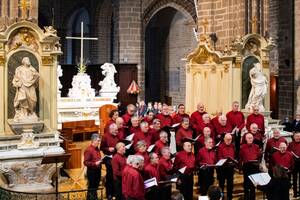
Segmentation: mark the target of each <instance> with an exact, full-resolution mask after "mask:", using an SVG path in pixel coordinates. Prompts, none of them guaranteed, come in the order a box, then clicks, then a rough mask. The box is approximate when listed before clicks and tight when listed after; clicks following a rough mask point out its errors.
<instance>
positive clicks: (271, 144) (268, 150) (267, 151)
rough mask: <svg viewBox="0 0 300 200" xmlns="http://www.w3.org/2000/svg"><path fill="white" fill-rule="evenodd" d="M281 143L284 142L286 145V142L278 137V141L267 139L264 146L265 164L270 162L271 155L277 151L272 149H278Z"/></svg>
mask: <svg viewBox="0 0 300 200" xmlns="http://www.w3.org/2000/svg"><path fill="white" fill-rule="evenodd" d="M281 142H284V143H286V144H287V141H286V139H285V138H284V137H279V138H278V139H275V138H270V139H268V141H267V144H266V149H265V159H266V161H267V162H269V161H271V158H272V154H273V153H274V152H276V151H277V150H276V149H274V148H273V147H275V148H279V144H280V143H281Z"/></svg>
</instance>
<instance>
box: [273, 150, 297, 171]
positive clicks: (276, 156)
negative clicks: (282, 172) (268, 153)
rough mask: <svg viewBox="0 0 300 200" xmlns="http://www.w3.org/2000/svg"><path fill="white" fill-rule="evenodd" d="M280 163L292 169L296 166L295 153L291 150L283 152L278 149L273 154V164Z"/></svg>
mask: <svg viewBox="0 0 300 200" xmlns="http://www.w3.org/2000/svg"><path fill="white" fill-rule="evenodd" d="M275 165H280V166H281V167H284V168H286V169H288V170H292V169H293V166H294V157H293V154H292V153H291V152H289V151H286V152H284V153H281V152H280V151H277V152H275V153H273V155H272V166H275Z"/></svg>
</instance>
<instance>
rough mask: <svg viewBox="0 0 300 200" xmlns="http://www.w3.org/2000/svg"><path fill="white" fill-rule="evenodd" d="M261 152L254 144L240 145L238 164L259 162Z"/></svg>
mask: <svg viewBox="0 0 300 200" xmlns="http://www.w3.org/2000/svg"><path fill="white" fill-rule="evenodd" d="M260 158H261V151H260V149H259V146H258V145H256V144H242V145H241V149H240V160H239V161H240V163H241V164H245V163H248V162H251V161H255V160H257V161H259V159H260Z"/></svg>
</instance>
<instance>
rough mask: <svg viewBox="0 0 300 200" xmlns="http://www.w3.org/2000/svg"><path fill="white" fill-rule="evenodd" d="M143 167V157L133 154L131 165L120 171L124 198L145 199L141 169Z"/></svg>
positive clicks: (131, 199)
mask: <svg viewBox="0 0 300 200" xmlns="http://www.w3.org/2000/svg"><path fill="white" fill-rule="evenodd" d="M143 168H144V158H143V157H142V156H139V155H133V156H132V159H131V165H129V166H128V167H127V168H126V170H125V169H124V170H123V173H122V192H123V195H124V197H125V199H126V200H145V187H144V179H143V177H142V175H141V171H142V170H143Z"/></svg>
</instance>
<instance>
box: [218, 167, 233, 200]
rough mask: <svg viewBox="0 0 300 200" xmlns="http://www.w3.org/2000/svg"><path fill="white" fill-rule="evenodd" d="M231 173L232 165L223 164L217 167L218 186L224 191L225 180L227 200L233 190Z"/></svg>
mask: <svg viewBox="0 0 300 200" xmlns="http://www.w3.org/2000/svg"><path fill="white" fill-rule="evenodd" d="M233 175H234V167H233V166H229V165H225V166H222V167H219V168H217V176H218V180H219V187H220V188H221V189H222V191H223V192H224V188H225V182H227V183H226V185H227V188H226V189H227V190H226V191H227V198H226V199H227V200H231V199H232V192H233Z"/></svg>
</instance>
